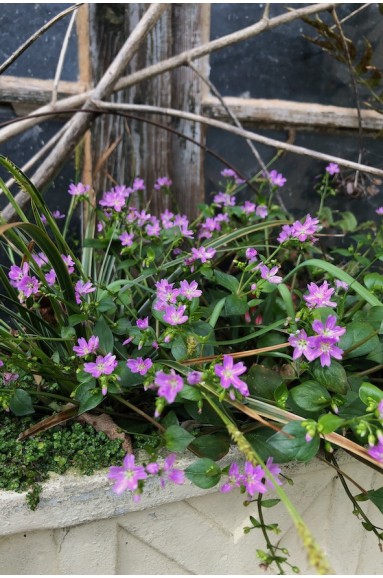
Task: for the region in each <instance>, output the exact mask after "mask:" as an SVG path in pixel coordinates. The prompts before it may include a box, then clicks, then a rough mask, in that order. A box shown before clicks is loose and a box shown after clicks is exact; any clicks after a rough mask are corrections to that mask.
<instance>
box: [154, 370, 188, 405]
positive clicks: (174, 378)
mask: <svg viewBox="0 0 383 578" xmlns="http://www.w3.org/2000/svg"><path fill="white" fill-rule="evenodd" d="M154 384H155V385H157V386H158V392H157V393H158V395H159V397H163V398H164V399H166V401H167V402H168V403H173V401H174V400H175V398H176V397H177V393H178V392H180V391H181V390H182V388H183V386H184V380H183V379H182V377H181V376H180V375H177V374H176V372H175V371H174V369H172V370H171V371H170V374H169V373H165V372H164V371H157V373H156V377H155V380H154Z"/></svg>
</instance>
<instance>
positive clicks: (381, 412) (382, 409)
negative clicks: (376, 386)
mask: <svg viewBox="0 0 383 578" xmlns="http://www.w3.org/2000/svg"><path fill="white" fill-rule="evenodd" d="M376 410H377V413H378V418H379V419H380V420H382V419H383V399H381V400H380V402H379V403H378V407H377V408H376Z"/></svg>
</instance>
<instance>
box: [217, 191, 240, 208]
mask: <svg viewBox="0 0 383 578" xmlns="http://www.w3.org/2000/svg"><path fill="white" fill-rule="evenodd" d="M213 202H214V203H215V204H216V205H218V206H219V207H234V206H235V197H232V196H231V195H229V194H228V193H218V194H217V195H215V196H214V199H213Z"/></svg>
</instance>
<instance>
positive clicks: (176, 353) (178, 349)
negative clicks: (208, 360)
mask: <svg viewBox="0 0 383 578" xmlns="http://www.w3.org/2000/svg"><path fill="white" fill-rule="evenodd" d="M171 352H172V355H173V357H174V359H175V360H176V361H180V360H181V359H186V357H187V355H188V350H187V347H186V343H185V341H184V340H183V338H182V337H181V336H179V337H177V338H176V339H175V340H174V341H173V342H172V346H171Z"/></svg>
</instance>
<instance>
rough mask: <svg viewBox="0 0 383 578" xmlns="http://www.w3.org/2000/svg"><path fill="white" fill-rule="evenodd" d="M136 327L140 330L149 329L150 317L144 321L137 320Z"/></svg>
mask: <svg viewBox="0 0 383 578" xmlns="http://www.w3.org/2000/svg"><path fill="white" fill-rule="evenodd" d="M136 325H137V327H138V328H139V329H147V328H148V327H149V317H145V318H144V319H137V321H136Z"/></svg>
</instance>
